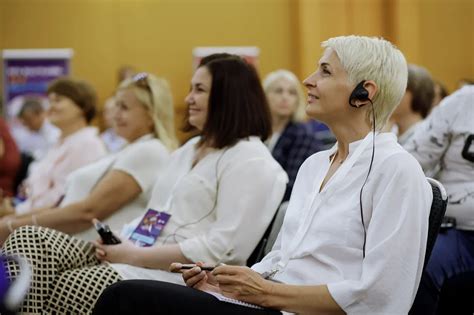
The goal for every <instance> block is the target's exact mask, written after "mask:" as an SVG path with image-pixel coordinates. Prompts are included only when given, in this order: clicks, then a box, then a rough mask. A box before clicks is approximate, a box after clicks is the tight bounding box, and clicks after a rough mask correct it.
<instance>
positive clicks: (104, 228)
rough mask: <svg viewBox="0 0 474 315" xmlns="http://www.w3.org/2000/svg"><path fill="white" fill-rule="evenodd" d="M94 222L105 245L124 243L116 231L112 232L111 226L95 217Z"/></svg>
mask: <svg viewBox="0 0 474 315" xmlns="http://www.w3.org/2000/svg"><path fill="white" fill-rule="evenodd" d="M93 222H94V227H95V229H96V230H97V233H99V235H100V238H101V239H102V242H103V243H104V244H105V245H116V244H120V243H122V242H121V241H120V239H119V238H118V237H116V236H115V235H114V233H112V231H111V230H110V227H109V226H108V225H107V224H105V223H102V222H100V221H99V220H97V219H94V221H93Z"/></svg>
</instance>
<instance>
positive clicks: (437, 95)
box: [431, 80, 449, 108]
mask: <svg viewBox="0 0 474 315" xmlns="http://www.w3.org/2000/svg"><path fill="white" fill-rule="evenodd" d="M448 95H449V92H448V89H447V88H446V87H445V86H444V84H443V83H441V82H440V81H436V80H435V81H434V97H433V104H432V105H431V108H433V107H435V106H436V105H438V104H439V103H440V102H441V101H442V100H443V99H444V98H445V97H446V96H448Z"/></svg>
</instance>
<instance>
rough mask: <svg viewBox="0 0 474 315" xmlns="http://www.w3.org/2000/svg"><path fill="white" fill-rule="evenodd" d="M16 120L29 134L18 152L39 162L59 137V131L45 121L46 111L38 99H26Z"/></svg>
mask: <svg viewBox="0 0 474 315" xmlns="http://www.w3.org/2000/svg"><path fill="white" fill-rule="evenodd" d="M18 118H19V120H20V121H21V123H22V124H23V125H24V126H25V127H26V128H27V129H28V131H29V132H30V134H29V135H28V137H27V138H25V141H26V140H27V142H26V143H23V146H20V150H21V151H22V152H24V153H27V154H29V155H31V156H32V157H33V158H34V159H35V160H37V161H39V160H41V158H42V157H43V156H45V155H46V153H47V152H48V150H49V149H50V148H52V147H53V146H54V145H55V144H56V143H57V142H58V139H59V137H60V134H61V132H60V130H59V129H58V128H57V127H55V126H54V125H53V124H51V123H50V122H49V121H48V120H47V119H46V110H45V109H44V107H43V104H42V103H41V100H40V99H38V98H27V99H25V101H24V102H23V106H22V107H21V109H20V111H19V112H18Z"/></svg>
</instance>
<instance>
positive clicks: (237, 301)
mask: <svg viewBox="0 0 474 315" xmlns="http://www.w3.org/2000/svg"><path fill="white" fill-rule="evenodd" d="M206 292H207V293H209V294H210V295H213V296H214V297H215V298H217V299H218V300H219V301H222V302H226V303H232V304H236V305H241V306H245V307H250V308H256V309H259V310H263V307H261V306H258V305H255V304H250V303H247V302H244V301H239V300H236V299H232V298H228V297H226V296H223V295H222V294H220V293H217V292H211V291H206Z"/></svg>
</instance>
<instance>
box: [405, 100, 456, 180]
mask: <svg viewBox="0 0 474 315" xmlns="http://www.w3.org/2000/svg"><path fill="white" fill-rule="evenodd" d="M450 110H452V108H450V107H449V106H443V104H441V105H439V106H436V107H435V108H434V109H433V111H432V112H431V114H430V115H429V116H428V117H427V118H426V120H425V121H423V123H421V124H420V125H419V127H418V128H417V129H416V130H415V133H414V134H413V136H412V137H411V138H410V139H409V140H408V142H407V143H406V144H405V145H404V148H405V149H406V150H407V151H408V152H410V153H411V154H412V155H413V156H414V157H415V158H416V159H417V160H418V162H419V163H420V165H421V167H422V168H423V170H424V171H425V172H426V171H428V170H431V169H433V168H434V167H435V166H436V165H437V164H438V163H439V162H440V160H441V158H442V157H443V155H444V154H445V152H446V150H447V149H448V147H449V145H450V142H451V134H452V131H451V125H452V123H451V120H452V118H453V115H452V114H451V113H446V111H450Z"/></svg>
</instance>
